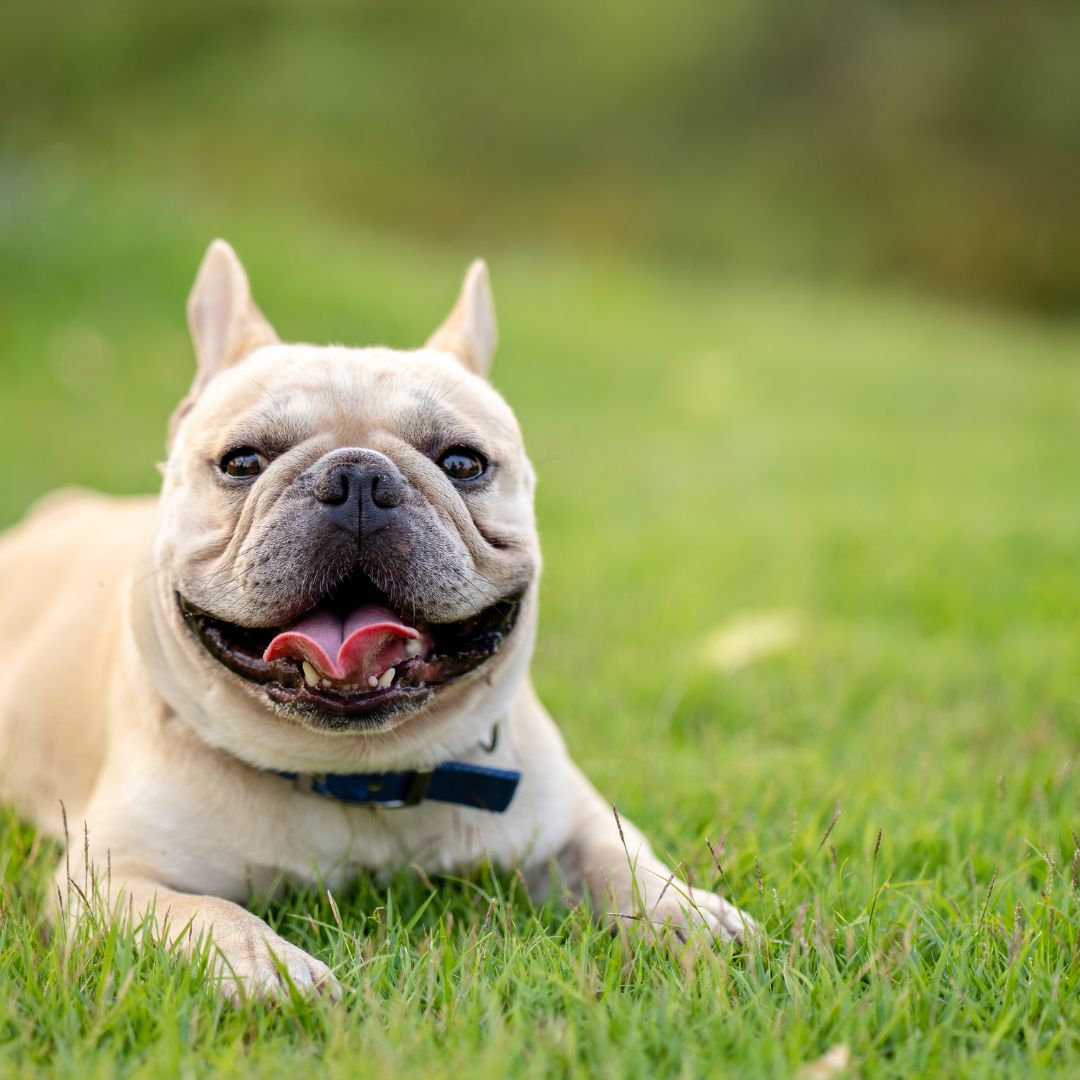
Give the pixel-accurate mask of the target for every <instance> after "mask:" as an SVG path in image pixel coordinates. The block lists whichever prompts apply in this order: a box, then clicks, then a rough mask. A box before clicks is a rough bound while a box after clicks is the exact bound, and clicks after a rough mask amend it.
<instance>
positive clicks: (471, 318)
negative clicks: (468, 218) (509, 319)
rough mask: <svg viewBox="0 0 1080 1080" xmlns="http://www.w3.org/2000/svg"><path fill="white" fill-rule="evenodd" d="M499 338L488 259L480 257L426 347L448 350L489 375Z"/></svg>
mask: <svg viewBox="0 0 1080 1080" xmlns="http://www.w3.org/2000/svg"><path fill="white" fill-rule="evenodd" d="M498 342H499V332H498V329H497V327H496V325H495V301H494V300H493V299H492V297H491V282H490V281H489V280H488V269H487V263H485V262H484V260H483V259H477V260H476V261H475V262H474V263H473V264H472V265H471V266H470V267H469V269H468V270H467V271H466V272H465V280H464V282H463V283H462V285H461V292H460V293H458V298H457V303H456V304H454V307H453V310H452V311H451V312H450V314H449V315H447V316H446V320H445V321H444V322H443V324H442V326H440V327H439V329H438V330H436V331H435V333H434V334H432V335H431V337H429V338H428V340H427V348H429V349H439V350H441V351H442V352H448V353H450V354H451V355H453V356H456V357H457V358H458V359H459V360H460V361H461V362H462V363H463V364H464V365H465V367H467V368H468V369H469V370H470V371H472V372H475V373H476V374H477V375H486V374H487V372H488V368H490V367H491V358H492V357H493V356H494V355H495V346H496V345H497V344H498Z"/></svg>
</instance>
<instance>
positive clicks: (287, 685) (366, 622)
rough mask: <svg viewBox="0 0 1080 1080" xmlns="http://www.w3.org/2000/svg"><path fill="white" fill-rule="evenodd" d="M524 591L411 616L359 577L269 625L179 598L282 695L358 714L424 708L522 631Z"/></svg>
mask: <svg viewBox="0 0 1080 1080" xmlns="http://www.w3.org/2000/svg"><path fill="white" fill-rule="evenodd" d="M524 595H525V591H524V590H521V591H519V592H516V593H514V594H513V595H511V596H508V597H506V598H505V599H503V600H500V601H498V602H496V603H495V604H492V605H491V606H490V607H488V608H485V609H484V610H483V611H481V612H479V613H477V614H475V615H473V616H470V617H469V618H467V619H463V620H461V621H460V622H453V623H433V622H426V621H424V620H413V621H410V620H406V619H405V618H403V617H402V616H401V615H400V614H399V613H398V612H396V611H395V610H394V608H393V607H392V606H391V603H390V601H389V599H388V598H387V597H386V596H385V595H384V594H382V593H380V592H379V590H378V589H376V588H375V586H374V585H373V584H372V583H371V582H370V581H369V580H368V579H367V578H366V577H364V576H363V575H354V577H352V578H350V579H349V580H348V581H347V582H346V583H345V584H344V585H342V586H340V587H338V588H336V589H334V590H333V591H332V592H331V593H330V594H328V595H327V596H326V597H324V598H323V600H322V601H320V603H319V604H317V605H316V606H315V607H314V608H312V609H311V610H309V611H307V612H306V613H305V614H303V615H302V616H301V617H300V618H299V619H296V620H295V621H293V622H291V623H289V624H288V625H286V626H281V627H276V628H265V629H264V628H253V627H245V626H239V625H237V624H235V623H229V622H226V621H224V620H222V619H218V618H215V617H214V616H213V615H210V614H209V613H207V612H205V611H202V610H201V609H199V608H198V607H196V606H195V605H194V604H192V603H190V602H189V601H188V600H186V599H185V598H184V597H183V596H181V595H180V594H179V593H177V602H178V604H179V606H180V612H181V614H182V616H183V618H184V619H185V621H186V622H187V624H188V625H189V626H190V627H191V629H192V631H193V632H194V633H195V635H196V637H197V638H198V639H199V641H201V642H202V644H203V646H204V647H205V648H206V650H207V652H209V653H210V655H211V656H213V657H214V659H216V660H217V661H219V662H220V663H221V664H223V665H224V666H225V667H227V668H228V669H229V670H230V671H233V672H235V673H236V674H237V675H240V676H241V677H243V678H245V679H247V680H249V681H251V682H254V683H259V684H261V685H263V686H264V687H265V689H266V693H267V694H268V695H269V697H270V698H271V699H272V700H273V701H275V702H277V703H279V704H282V705H295V706H303V707H306V710H307V711H311V710H312V709H315V710H317V711H319V712H324V713H330V714H334V715H336V716H338V717H352V716H363V715H369V714H373V713H375V714H380V713H381V714H384V715H389V714H390V713H391V712H394V711H400V710H401V709H403V708H410V707H411V708H415V707H418V706H419V705H421V704H423V703H424V701H426V700H427V699H428V698H430V697H431V696H432V694H434V693H435V692H436V691H438V690H439V689H440V688H441V687H443V686H445V685H447V684H448V683H451V682H455V681H457V680H459V679H461V678H463V677H464V676H466V675H468V674H470V673H472V672H473V671H475V670H476V669H477V668H479V667H481V666H482V665H483V664H484V663H486V662H487V661H488V660H490V659H491V658H492V657H493V656H495V654H496V653H497V652H498V651H499V650H500V648H501V647H502V645H503V643H504V642H505V641H506V639H507V637H508V636H509V635H510V633H511V632H512V631H513V629H514V626H515V625H516V622H517V616H518V613H519V611H520V609H521V603H522V600H523V599H524ZM376 718H377V717H376Z"/></svg>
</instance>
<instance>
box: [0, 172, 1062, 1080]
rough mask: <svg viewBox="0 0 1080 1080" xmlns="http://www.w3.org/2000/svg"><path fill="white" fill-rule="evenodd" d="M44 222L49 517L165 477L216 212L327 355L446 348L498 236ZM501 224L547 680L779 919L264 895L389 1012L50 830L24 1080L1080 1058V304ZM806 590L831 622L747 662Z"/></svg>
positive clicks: (35, 377)
mask: <svg viewBox="0 0 1080 1080" xmlns="http://www.w3.org/2000/svg"><path fill="white" fill-rule="evenodd" d="M140 192H141V194H140ZM3 213H4V214H5V216H4V218H3V219H2V220H0V240H2V243H0V365H2V374H3V383H4V399H3V400H4V405H3V421H2V423H0V458H2V460H3V461H4V470H3V474H2V476H0V519H2V520H3V521H5V522H8V521H11V520H14V519H15V518H16V517H17V515H18V514H19V513H20V512H21V511H22V510H23V509H24V508H25V506H26V505H27V504H28V503H29V501H30V500H31V499H32V497H33V496H35V495H36V494H38V493H40V492H42V491H45V490H47V489H48V488H50V487H52V486H54V485H56V484H60V483H70V482H81V483H89V484H94V485H97V486H101V487H104V488H106V489H109V490H113V491H140V490H151V489H152V488H153V486H154V482H155V473H154V470H153V464H154V462H155V461H156V460H157V459H158V457H159V456H160V454H161V453H162V444H163V435H164V430H165V424H166V418H167V415H168V412H169V409H170V408H171V405H172V403H173V402H174V401H175V400H176V399H177V398H178V397H179V395H180V393H181V392H182V390H183V388H184V387H185V385H186V382H187V380H188V378H189V375H190V365H191V359H190V355H189V348H188V345H187V343H186V337H185V329H184V325H183V318H182V310H183V299H184V296H185V294H186V290H187V288H188V285H189V282H190V279H191V277H192V275H193V272H194V269H195V266H196V263H197V260H198V258H199V256H200V254H201V249H202V246H203V245H204V243H205V242H206V240H207V239H208V238H209V237H210V236H211V235H213V234H214V233H215V232H219V231H224V232H227V234H228V235H229V237H230V239H232V240H233V241H234V243H235V245H236V246H237V248H238V249H239V251H240V253H241V255H242V256H243V257H244V258H245V259H246V261H247V263H248V268H249V271H250V273H251V275H252V279H253V283H254V287H255V291H256V295H257V297H258V298H259V300H260V302H261V304H262V306H263V307H264V309H265V310H267V311H268V313H269V314H270V316H271V318H272V319H273V320H274V321H275V322H276V323H277V324H278V326H279V329H280V330H281V331H282V333H283V334H284V335H286V336H290V337H299V338H307V339H311V340H317V341H320V340H343V341H348V342H355V343H365V342H372V341H387V342H389V343H391V344H396V345H403V346H404V345H409V344H412V343H415V342H418V341H420V340H422V338H423V337H424V336H425V334H426V332H427V331H428V330H429V329H430V328H431V327H432V326H433V325H434V323H435V321H436V320H437V319H438V318H439V317H440V316H441V315H442V313H443V311H444V309H445V308H446V307H447V306H448V305H449V302H450V300H451V299H452V295H453V292H454V290H455V289H456V286H457V280H458V276H459V274H460V272H461V270H462V269H463V267H464V264H465V260H466V259H467V258H468V257H470V256H471V255H473V254H474V252H473V251H471V250H464V249H463V250H449V249H445V248H443V249H425V248H424V247H422V246H419V245H418V244H416V243H415V242H409V243H405V242H402V241H400V240H399V239H397V238H395V237H393V236H386V235H378V234H374V233H364V232H359V231H351V230H346V231H341V230H336V231H332V230H330V229H328V228H325V227H322V226H319V225H317V224H312V223H311V222H306V221H301V220H295V219H294V220H289V219H282V218H281V217H280V216H278V215H269V214H267V213H266V212H265V208H261V209H260V208H259V207H258V206H253V207H252V208H251V209H250V211H249V212H248V214H247V216H243V215H241V216H235V215H233V216H230V217H228V218H226V217H225V215H224V214H223V213H222V212H221V211H220V209H219V208H216V207H214V206H213V205H211V204H208V203H196V202H188V201H184V200H182V199H175V198H170V197H167V196H166V194H163V193H160V192H159V193H148V192H146V190H145V189H142V188H138V187H136V186H134V185H131V186H128V187H125V186H124V185H123V184H122V183H117V184H114V185H112V186H111V187H105V186H101V187H98V188H95V187H94V186H93V185H92V184H90V183H89V182H87V183H84V184H83V185H82V186H80V187H79V188H77V189H65V188H64V187H63V186H62V185H60V184H46V183H38V182H36V181H35V183H33V184H28V185H27V186H26V187H25V188H24V189H23V190H21V191H20V192H17V193H16V197H15V198H14V199H12V200H9V201H8V203H7V206H6V208H5V210H4V211H3ZM485 254H487V255H488V256H489V259H490V261H491V264H492V270H493V275H494V281H495V291H496V299H497V302H498V304H499V310H500V316H501V322H502V329H503V347H502V350H501V352H500V356H499V357H498V359H497V366H496V370H495V381H496V382H497V384H498V385H499V387H500V388H501V389H502V390H503V391H504V392H505V393H506V395H507V396H508V398H509V399H510V401H511V402H512V403H513V404H514V406H515V407H516V408H517V410H518V412H519V415H520V417H521V419H522V423H523V426H524V428H525V431H526V435H527V438H528V441H529V445H530V449H531V452H532V456H533V459H534V461H535V462H536V464H537V467H538V471H539V474H540V478H541V483H540V488H539V513H540V521H541V527H542V534H543V539H544V545H545V553H546V567H545V580H544V590H543V616H542V627H541V641H540V646H539V652H538V657H537V664H536V675H537V681H538V684H539V687H540V690H541V693H542V696H543V697H544V699H545V701H546V702H547V703H548V705H549V706H550V707H551V709H552V711H553V713H554V715H555V716H556V717H557V718H558V720H559V721H560V722H561V724H562V725H563V728H564V730H565V732H566V734H567V737H568V740H569V742H570V745H571V747H572V749H573V751H574V753H575V755H576V756H577V757H578V759H579V760H580V761H581V762H582V763H583V765H584V766H585V767H586V769H587V771H588V772H589V773H590V775H591V776H592V777H593V778H594V779H595V780H596V782H597V783H598V785H599V786H600V787H601V789H602V790H603V791H604V792H605V793H606V794H607V795H609V796H610V798H611V799H612V800H613V801H615V802H616V803H617V804H618V806H619V808H620V811H621V812H623V813H625V814H626V815H627V816H630V817H632V818H634V819H635V820H637V821H638V822H639V823H640V824H641V825H642V826H643V827H644V828H645V829H646V831H647V832H648V833H649V834H650V835H651V836H653V837H654V839H655V841H656V845H657V847H658V849H659V850H661V851H662V852H664V853H666V854H668V855H669V856H670V857H671V858H672V859H674V860H677V861H680V862H682V863H683V864H684V865H685V866H686V867H688V868H689V870H690V872H691V873H692V874H693V875H694V878H695V880H697V881H700V882H703V883H705V884H708V885H717V886H718V887H720V888H721V889H722V891H724V892H726V893H727V894H728V895H729V896H731V897H732V899H734V900H736V901H737V902H739V903H740V904H742V905H743V906H744V907H746V908H747V909H748V910H749V911H750V912H751V913H752V914H753V915H754V916H755V917H756V918H758V919H759V920H760V921H761V922H762V923H763V925H764V926H765V927H766V930H767V937H766V939H765V940H764V941H763V942H762V943H761V944H760V945H759V946H756V947H752V948H750V949H747V950H745V951H732V950H728V949H721V950H720V951H719V952H717V953H716V954H715V955H713V954H711V953H703V954H700V955H698V956H696V957H693V958H691V957H678V956H669V955H667V954H665V953H662V952H658V951H657V950H656V949H655V948H654V947H652V946H647V945H635V944H633V943H627V944H623V943H621V942H619V941H613V940H612V939H610V938H609V937H608V936H606V935H605V934H604V933H603V932H602V931H601V930H600V929H599V928H598V927H597V926H596V925H595V924H593V923H592V922H591V921H590V920H589V918H588V917H587V916H585V915H584V914H583V913H582V912H581V911H578V910H568V909H566V908H565V907H563V906H562V905H560V904H559V903H557V902H555V903H552V904H549V905H548V906H545V907H542V908H535V907H534V906H532V905H531V904H530V903H529V901H528V900H527V899H525V898H524V897H523V896H522V894H521V892H520V890H519V888H518V887H517V883H516V879H515V878H514V877H513V876H511V875H491V874H488V873H485V872H483V871H480V872H478V873H477V875H475V876H474V877H472V878H470V879H469V880H467V881H451V882H440V883H438V887H437V890H436V891H435V892H434V893H431V892H429V890H428V888H427V887H426V885H425V884H424V883H422V882H420V881H418V880H416V879H415V878H411V877H409V876H407V875H403V876H401V877H399V878H397V879H395V880H394V881H393V882H392V883H391V884H390V885H389V886H385V885H379V884H377V883H374V882H372V881H369V880H362V881H361V882H360V883H359V885H358V886H357V887H356V888H355V890H353V891H350V892H348V893H345V894H342V895H339V896H337V897H336V898H335V899H336V902H337V908H338V910H339V911H340V924H339V923H338V921H337V918H336V917H335V915H334V911H333V909H332V908H331V905H330V903H329V901H328V900H327V898H326V897H325V896H324V895H322V894H320V893H318V892H317V891H312V892H310V893H296V894H294V895H293V897H292V898H291V899H290V901H289V902H288V903H285V904H282V905H280V906H274V907H273V908H271V909H269V910H268V911H267V909H266V908H265V907H262V906H259V905H256V907H257V910H259V911H260V912H264V913H266V914H267V915H268V917H269V918H270V920H271V922H272V923H273V924H274V925H275V926H277V927H279V928H280V930H281V932H282V933H283V934H284V935H285V936H287V937H288V938H289V939H290V940H293V941H295V942H297V943H298V944H300V945H302V946H303V947H305V948H307V949H309V950H310V951H311V952H312V953H314V954H315V955H316V956H318V957H320V958H322V959H324V960H325V961H327V962H328V963H330V964H331V965H332V966H333V967H334V969H335V971H336V973H337V975H338V977H339V978H340V980H341V982H342V983H343V984H344V986H345V987H346V988H347V994H346V998H345V1000H344V1001H343V1002H342V1003H340V1004H338V1005H332V1004H329V1003H325V1002H321V1001H318V1002H299V1001H298V1002H293V1003H289V1004H286V1005H284V1006H281V1007H266V1006H261V1005H253V1004H252V1005H246V1006H244V1007H242V1008H240V1009H237V1010H234V1009H231V1008H228V1007H225V1006H222V1005H220V1004H219V1003H218V1002H217V1001H216V999H215V998H214V996H213V994H212V993H211V992H209V991H208V990H207V989H206V987H205V985H204V983H203V982H202V981H201V980H200V978H199V977H198V971H197V970H193V969H191V968H190V967H189V966H187V965H185V964H183V963H181V962H180V961H178V960H177V959H175V958H174V957H172V956H171V955H169V954H168V953H167V952H165V951H163V950H158V949H153V948H148V949H139V948H136V947H135V945H134V944H133V942H132V940H131V938H130V936H129V935H126V934H124V933H118V932H116V931H112V930H109V929H106V928H102V927H96V926H92V925H84V926H83V927H81V928H80V929H79V930H78V931H77V932H76V933H75V935H74V936H73V938H72V940H70V941H65V940H63V939H62V938H60V937H59V936H57V935H54V934H51V933H50V930H49V923H48V919H47V916H46V913H45V908H46V900H47V889H48V881H49V877H50V874H51V872H52V868H53V866H54V865H55V860H56V858H57V857H58V853H57V850H56V849H55V847H54V846H53V845H51V844H49V843H43V842H42V841H41V840H40V838H39V837H37V836H36V835H35V834H34V833H33V832H32V831H31V830H29V829H28V828H27V827H26V826H25V825H21V824H19V823H17V821H16V820H15V818H14V817H10V818H9V819H8V820H7V821H6V822H5V823H3V824H0V1075H3V1076H20V1075H30V1074H34V1073H37V1072H39V1071H47V1072H50V1073H53V1074H56V1075H78V1076H80V1077H84V1076H91V1077H94V1076H101V1077H114V1076H156V1075H182V1076H199V1075H211V1074H214V1073H218V1072H221V1073H244V1074H248V1075H258V1076H260V1077H261V1076H277V1075H281V1076H296V1075H303V1074H304V1073H305V1072H306V1071H308V1070H318V1072H319V1073H320V1074H329V1075H342V1076H345V1075H350V1076H353V1075H357V1074H358V1073H360V1074H362V1075H370V1076H379V1075H400V1076H414V1075H415V1076H424V1077H426V1078H436V1077H442V1076H454V1077H461V1076H466V1075H467V1076H477V1077H479V1076H489V1075H492V1076H503V1075H536V1076H539V1075H551V1074H556V1075H559V1074H576V1075H599V1076H611V1077H623V1076H634V1075H641V1076H645V1075H648V1076H656V1075H665V1076H666V1075H674V1076H687V1077H696V1076H702V1075H709V1076H722V1075H731V1076H738V1077H746V1076H755V1075H762V1076H776V1077H787V1076H791V1075H793V1073H794V1072H795V1071H796V1069H797V1068H798V1066H799V1065H800V1064H801V1063H803V1062H806V1061H809V1060H812V1059H814V1058H816V1057H818V1056H819V1055H820V1054H822V1053H823V1052H824V1051H825V1050H826V1049H828V1048H829V1047H830V1046H832V1045H834V1044H836V1043H840V1042H843V1043H847V1044H849V1045H850V1047H851V1050H852V1054H853V1056H854V1058H855V1059H856V1061H857V1063H858V1070H859V1072H860V1073H861V1074H862V1075H863V1076H867V1077H871V1076H895V1077H909V1076H913V1075H919V1074H923V1075H943V1074H948V1075H952V1076H966V1075H978V1076H982V1075H1017V1076H1032V1075H1039V1074H1042V1073H1045V1074H1058V1075H1063V1076H1068V1075H1076V1074H1077V1072H1078V1071H1080V1034H1078V1032H1080V1027H1078V1020H1080V1016H1078V1012H1080V1010H1078V1008H1077V1004H1076V1002H1077V1000H1078V987H1077V981H1078V972H1077V966H1076V960H1077V949H1078V947H1080V925H1078V921H1080V896H1078V891H1077V880H1076V875H1077V867H1076V861H1075V860H1076V856H1075V855H1074V851H1075V849H1076V848H1077V846H1078V841H1077V832H1080V777H1078V775H1077V768H1076V757H1077V746H1078V735H1080V723H1078V721H1080V710H1078V707H1077V678H1078V673H1080V634H1078V627H1077V616H1078V613H1080V499H1078V498H1077V493H1076V436H1077V431H1078V430H1080V367H1078V366H1077V362H1076V361H1077V357H1078V356H1080V326H1077V325H1072V324H1062V323H1058V324H1045V323H1039V322H1033V321H1024V320H1020V319H1015V318H1006V317H1003V316H999V315H996V314H994V313H992V312H989V311H977V310H972V309H967V310H962V309H957V308H951V307H947V306H944V305H941V304H939V303H936V302H934V301H930V300H927V299H925V298H922V297H919V296H916V295H909V294H902V293H882V292H874V291H869V290H863V291H858V290H854V289H851V288H844V289H841V288H833V287H829V286H827V285H818V286H808V285H800V284H797V283H792V282H786V283H785V282H777V281H755V280H747V279H737V278H731V277H719V276H712V277H706V276H702V275H692V274H687V273H686V272H680V271H676V270H672V269H667V268H664V267H662V266H659V265H648V264H628V263H615V262H612V263H604V262H602V261H574V260H572V259H571V258H569V257H568V256H566V255H557V254H550V253H549V254H535V253H534V254H531V255H530V254H527V253H522V252H520V251H512V250H511V251H501V252H500V251H488V252H486V253H485ZM772 611H782V612H790V613H795V614H797V615H798V616H799V618H800V619H801V620H802V625H803V626H804V627H805V630H804V633H803V635H802V636H801V637H800V638H799V639H798V640H797V641H795V643H794V644H792V645H791V646H790V647H789V648H787V649H786V650H783V651H781V652H779V653H777V654H776V655H774V656H771V657H769V658H765V659H762V660H760V661H758V662H756V663H753V664H749V665H748V666H745V667H743V668H740V669H738V670H734V671H720V670H717V669H716V668H715V667H713V666H711V665H710V663H709V662H708V661H707V659H706V653H705V650H704V644H705V642H706V641H707V640H708V639H709V636H710V635H711V634H712V633H713V632H714V631H715V630H716V628H717V627H722V626H724V625H726V624H729V623H730V622H732V621H733V620H734V621H736V622H737V621H738V620H740V619H741V618H743V617H744V616H745V615H747V613H753V612H772ZM75 693H76V691H75V688H73V708H77V707H78V705H77V698H76V696H75ZM837 813H839V816H837ZM1073 830H1076V832H1074V831H1073ZM721 836H724V837H726V840H725V842H724V854H723V857H722V865H723V880H722V881H719V880H718V879H719V877H720V875H719V874H718V872H717V870H716V868H715V867H714V866H713V864H712V861H711V859H710V856H709V852H708V850H707V848H706V840H710V841H713V842H714V843H715V842H716V841H717V839H718V838H719V837H721ZM879 836H880V847H879V848H878V847H877V839H878V837H879Z"/></svg>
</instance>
